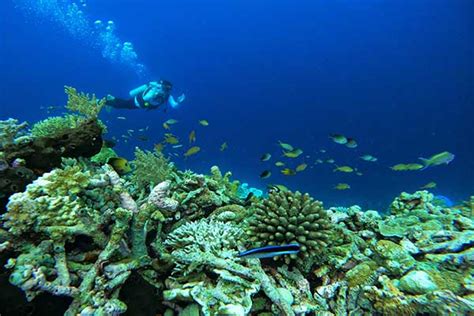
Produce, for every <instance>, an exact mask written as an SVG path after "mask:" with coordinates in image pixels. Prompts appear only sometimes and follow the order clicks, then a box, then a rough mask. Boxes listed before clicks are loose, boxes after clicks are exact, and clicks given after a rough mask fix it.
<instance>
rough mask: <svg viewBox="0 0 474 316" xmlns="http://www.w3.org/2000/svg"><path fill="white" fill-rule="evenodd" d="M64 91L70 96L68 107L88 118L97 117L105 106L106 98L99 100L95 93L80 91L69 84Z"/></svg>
mask: <svg viewBox="0 0 474 316" xmlns="http://www.w3.org/2000/svg"><path fill="white" fill-rule="evenodd" d="M64 92H66V94H67V96H68V100H67V105H66V108H67V109H68V110H70V111H72V112H76V113H79V114H81V115H83V116H85V117H86V118H89V119H90V118H97V116H98V115H99V113H100V111H101V110H102V108H103V107H104V106H105V101H106V100H105V98H102V99H100V100H98V99H97V97H96V96H95V94H92V95H89V94H85V93H83V92H80V93H79V92H77V90H76V89H75V88H73V87H69V86H65V87H64Z"/></svg>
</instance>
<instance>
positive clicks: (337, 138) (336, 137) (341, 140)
mask: <svg viewBox="0 0 474 316" xmlns="http://www.w3.org/2000/svg"><path fill="white" fill-rule="evenodd" d="M329 138H331V139H332V141H333V142H335V143H336V144H341V145H345V144H347V138H346V136H344V135H341V134H331V135H329Z"/></svg>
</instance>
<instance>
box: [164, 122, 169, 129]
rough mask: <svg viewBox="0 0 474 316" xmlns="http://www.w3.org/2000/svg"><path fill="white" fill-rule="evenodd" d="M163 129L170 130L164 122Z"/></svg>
mask: <svg viewBox="0 0 474 316" xmlns="http://www.w3.org/2000/svg"><path fill="white" fill-rule="evenodd" d="M163 128H164V129H166V130H169V129H171V127H170V126H169V125H168V124H166V122H165V123H163Z"/></svg>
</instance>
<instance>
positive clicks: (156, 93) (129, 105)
mask: <svg viewBox="0 0 474 316" xmlns="http://www.w3.org/2000/svg"><path fill="white" fill-rule="evenodd" d="M170 92H171V83H169V82H167V81H164V80H161V81H160V82H155V81H152V82H150V83H149V84H146V85H143V86H140V87H138V88H137V89H134V90H132V91H130V96H131V97H132V98H131V99H120V98H110V99H108V100H107V101H106V105H109V106H111V107H113V108H116V109H130V110H133V109H147V110H152V109H156V108H158V107H160V106H162V105H164V104H167V103H169V104H170V105H171V106H172V107H176V106H177V105H178V104H179V103H180V102H176V101H175V100H174V98H173V97H172V96H171V94H170Z"/></svg>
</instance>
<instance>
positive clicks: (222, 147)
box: [219, 142, 228, 151]
mask: <svg viewBox="0 0 474 316" xmlns="http://www.w3.org/2000/svg"><path fill="white" fill-rule="evenodd" d="M227 147H228V146H227V142H223V143H222V145H221V147H220V148H219V150H220V151H224V150H226V149H227Z"/></svg>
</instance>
